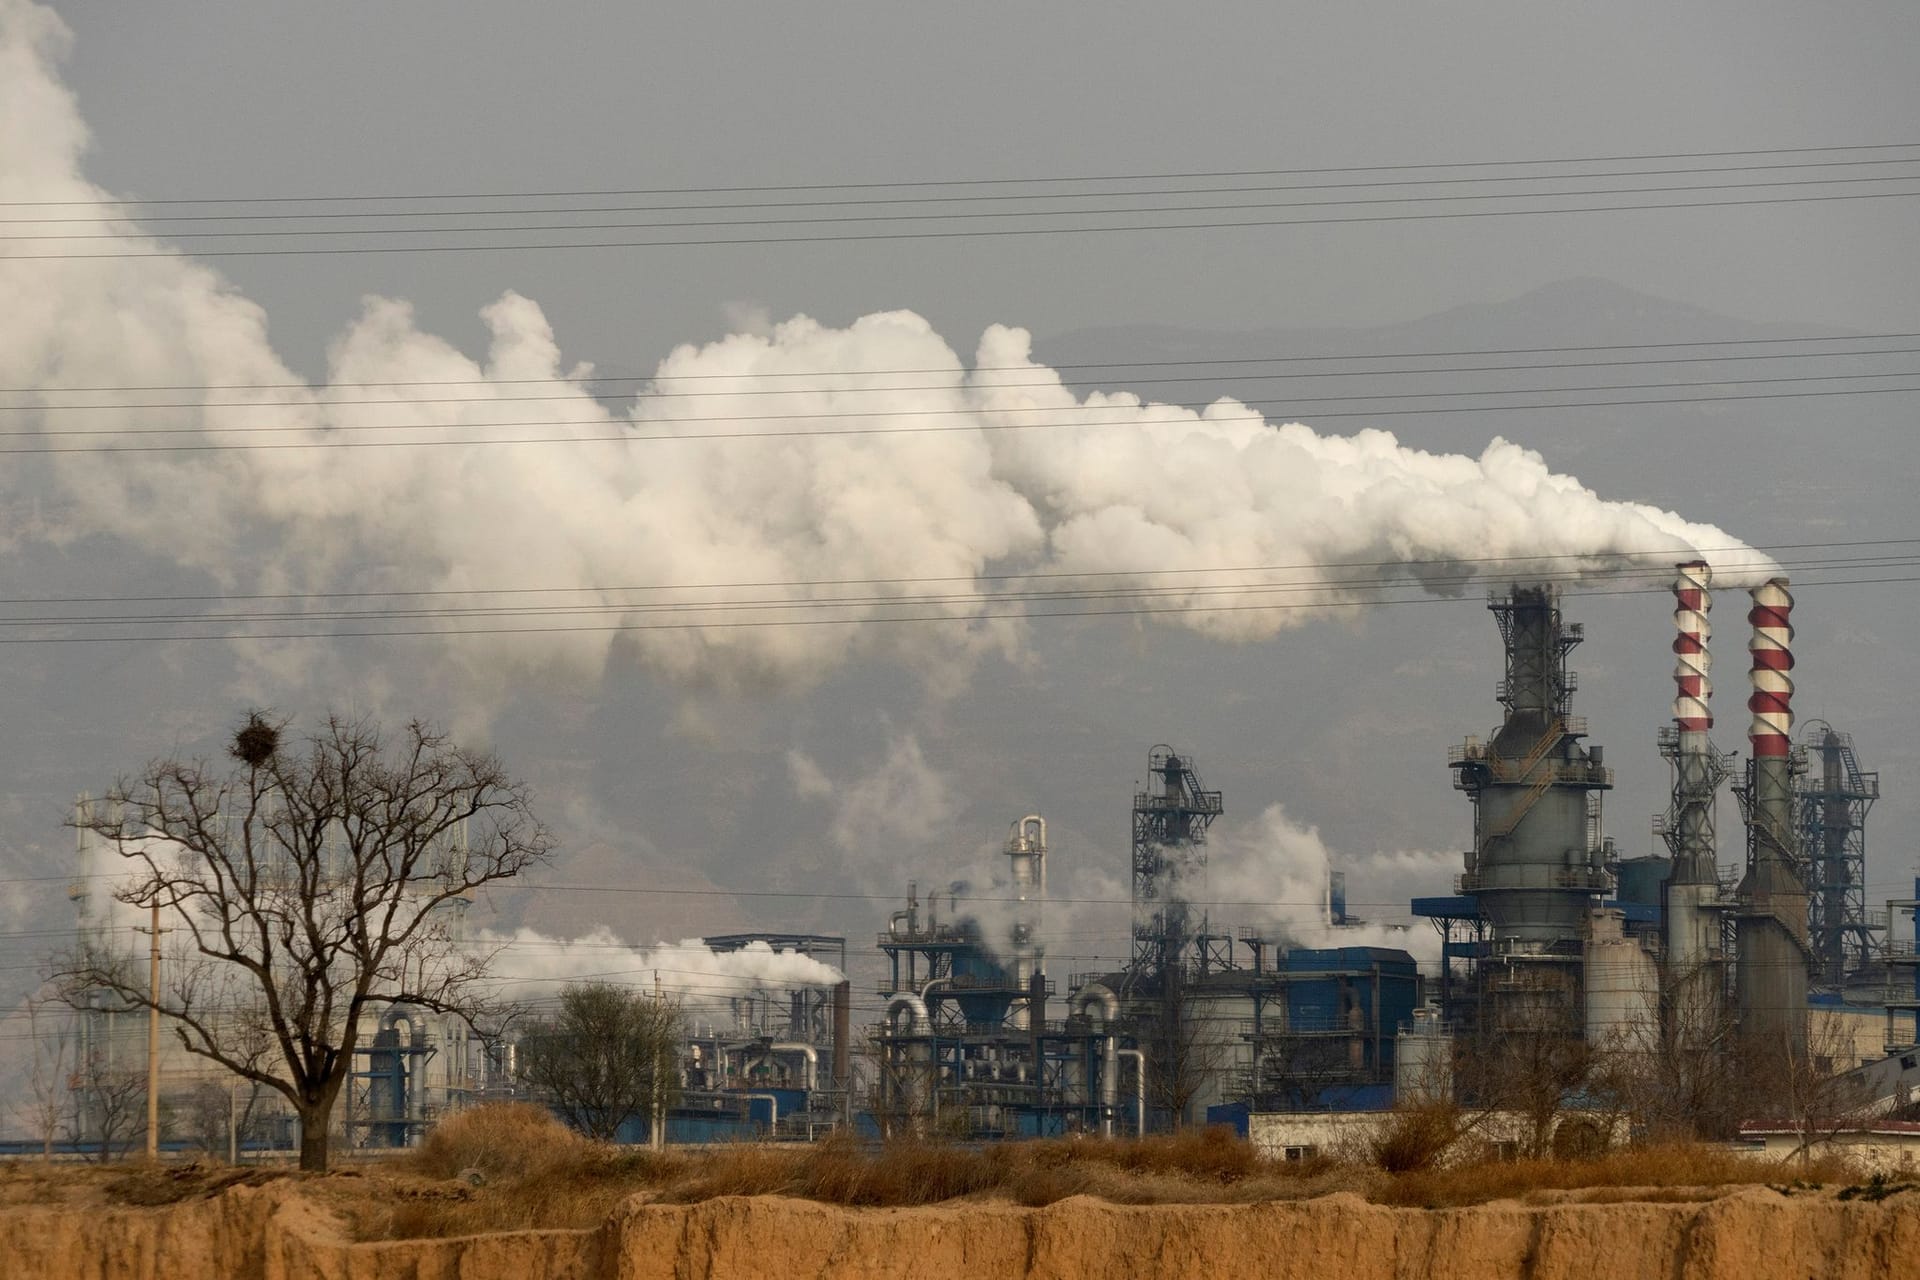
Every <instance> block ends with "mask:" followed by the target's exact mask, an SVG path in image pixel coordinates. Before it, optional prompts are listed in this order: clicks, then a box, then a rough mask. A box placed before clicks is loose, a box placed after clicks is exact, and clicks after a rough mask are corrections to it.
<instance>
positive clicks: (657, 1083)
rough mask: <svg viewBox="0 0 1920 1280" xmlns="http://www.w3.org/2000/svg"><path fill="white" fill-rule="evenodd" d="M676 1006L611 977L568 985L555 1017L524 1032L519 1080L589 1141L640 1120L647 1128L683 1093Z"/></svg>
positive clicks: (680, 1024) (609, 1137)
mask: <svg viewBox="0 0 1920 1280" xmlns="http://www.w3.org/2000/svg"><path fill="white" fill-rule="evenodd" d="M683 1028H684V1020H683V1018H682V1017H681V1013H680V1009H679V1006H677V1005H675V1004H673V1003H671V1002H669V1001H665V1000H654V999H650V998H648V997H647V996H644V995H642V994H641V993H640V992H638V991H635V990H633V989H631V988H629V987H620V986H615V985H614V984H613V983H610V982H584V983H574V984H569V985H568V986H566V987H565V988H563V989H562V990H561V992H560V1012H559V1014H558V1016H556V1017H554V1018H552V1019H549V1020H546V1021H542V1022H536V1023H534V1024H533V1025H532V1026H531V1027H529V1028H528V1029H527V1030H526V1031H525V1032H524V1033H522V1035H521V1037H520V1052H519V1061H520V1077H521V1079H522V1080H524V1081H525V1082H526V1084H527V1085H528V1087H529V1088H530V1089H531V1090H532V1092H533V1096H534V1097H536V1098H538V1099H539V1100H540V1101H542V1102H545V1103H546V1104H547V1105H548V1106H550V1107H552V1108H553V1109H554V1110H555V1111H556V1112H557V1113H559V1116H560V1118H561V1119H562V1120H565V1121H566V1122H567V1123H568V1124H569V1125H571V1126H573V1127H574V1128H575V1129H578V1130H579V1131H580V1132H582V1133H584V1134H586V1135H587V1136H588V1137H590V1138H598V1139H600V1140H601V1141H603V1142H611V1141H612V1140H613V1137H614V1135H615V1134H616V1133H617V1132H619V1129H620V1126H621V1125H623V1124H625V1123H626V1122H627V1121H628V1120H629V1119H632V1118H634V1117H636V1116H637V1117H640V1118H641V1119H643V1120H644V1121H646V1122H647V1123H648V1124H649V1125H651V1124H652V1122H653V1119H654V1117H655V1116H656V1115H661V1114H664V1113H665V1111H666V1109H667V1108H669V1107H671V1106H672V1105H673V1103H674V1101H675V1100H676V1099H677V1098H678V1097H679V1093H680V1073H679V1071H678V1069H677V1068H678V1059H679V1051H680V1041H681V1038H682V1035H683Z"/></svg>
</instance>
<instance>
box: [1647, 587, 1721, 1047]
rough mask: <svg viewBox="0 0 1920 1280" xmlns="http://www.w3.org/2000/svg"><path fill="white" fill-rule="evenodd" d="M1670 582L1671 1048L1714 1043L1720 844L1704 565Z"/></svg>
mask: <svg viewBox="0 0 1920 1280" xmlns="http://www.w3.org/2000/svg"><path fill="white" fill-rule="evenodd" d="M1674 573H1675V576H1674V583H1673V597H1674V609H1673V623H1674V630H1675V633H1676V634H1675V635H1674V640H1673V652H1674V666H1673V683H1674V698H1673V729H1672V731H1671V732H1668V733H1663V734H1661V735H1660V748H1661V754H1662V755H1665V756H1666V757H1667V758H1668V759H1669V760H1671V761H1672V762H1673V794H1672V800H1671V804H1670V807H1669V808H1668V811H1667V822H1666V840H1667V848H1668V850H1669V851H1670V852H1671V853H1672V854H1673V870H1672V873H1671V874H1670V875H1669V876H1668V879H1667V919H1666V931H1667V936H1666V942H1667V960H1666V965H1667V968H1666V977H1667V1000H1668V1006H1669V1008H1670V1009H1671V1010H1672V1025H1673V1031H1674V1043H1675V1045H1676V1047H1678V1048H1682V1049H1687V1048H1701V1047H1704V1046H1706V1045H1709V1044H1711V1043H1713V1041H1714V1028H1715V1027H1716V1026H1717V1025H1718V1023H1719V1021H1720V1017H1721V1010H1722V1007H1723V1006H1724V1004H1725V1000H1724V997H1723V994H1722V992H1723V982H1724V972H1723V969H1722V967H1721V966H1722V960H1723V958H1722V954H1721V946H1720V915H1719V911H1720V909H1721V904H1720V873H1719V867H1718V861H1719V839H1718V836H1717V834H1716V832H1715V830H1714V805H1715V800H1716V796H1717V793H1718V792H1719V789H1720V784H1721V783H1722V782H1723V781H1725V780H1726V765H1725V763H1724V762H1723V761H1722V760H1721V758H1720V753H1719V752H1717V751H1715V750H1714V748H1713V744H1712V742H1711V741H1710V740H1709V738H1708V736H1707V735H1708V731H1709V730H1710V729H1712V728H1713V710H1712V706H1711V699H1712V697H1713V681H1712V678H1711V677H1710V675H1709V670H1710V668H1711V666H1712V656H1711V654H1710V652H1709V650H1708V641H1709V640H1711V639H1712V637H1713V626H1712V624H1711V623H1710V622H1709V621H1708V618H1707V615H1708V613H1709V612H1710V611H1711V610H1712V608H1713V597H1712V595H1711V594H1710V592H1709V591H1708V587H1710V586H1711V585H1712V583H1713V571H1712V569H1710V568H1709V567H1708V566H1707V563H1706V562H1705V561H1704V560H1692V561H1688V562H1687V563H1685V564H1681V565H1677V566H1675V570H1674Z"/></svg>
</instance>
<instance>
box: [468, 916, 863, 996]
mask: <svg viewBox="0 0 1920 1280" xmlns="http://www.w3.org/2000/svg"><path fill="white" fill-rule="evenodd" d="M472 942H473V946H474V948H475V950H476V951H480V952H484V953H487V954H490V955H491V956H492V960H491V963H490V965H489V972H490V974H491V975H492V978H493V980H494V981H493V985H494V986H495V987H496V988H497V989H498V991H499V993H500V995H501V996H502V997H503V998H505V999H507V1000H511V1001H513V1002H515V1003H520V1004H528V1005H532V1006H536V1007H540V1006H547V1005H551V1004H552V1002H553V1000H554V999H555V998H556V997H557V996H558V995H559V992H560V990H561V988H562V987H564V986H566V985H568V984H570V983H583V982H606V983H611V984H614V985H618V986H629V987H635V988H638V989H641V990H650V989H652V987H653V984H654V982H655V980H656V979H657V980H658V982H659V989H660V991H661V993H662V994H663V995H665V996H667V997H669V998H671V999H673V1000H675V1001H677V1002H679V1003H680V1004H682V1005H684V1006H687V1007H693V1008H698V1007H703V1006H709V1005H718V1004H723V1003H725V1002H726V1001H728V1000H730V999H734V998H736V997H741V996H750V995H755V994H760V993H779V992H784V991H792V990H798V989H801V988H807V987H832V986H837V985H838V984H839V983H840V982H841V981H842V980H843V979H844V977H845V975H844V974H842V973H841V972H840V970H838V969H836V968H834V967H833V966H832V965H830V964H826V963H824V962H822V961H819V960H815V959H814V958H813V957H811V956H806V955H802V954H800V953H799V952H797V951H776V950H774V948H773V947H772V945H771V944H769V943H766V942H750V943H748V944H747V945H746V946H744V947H742V948H740V949H739V950H737V951H716V950H714V949H713V948H711V947H709V946H707V945H706V943H705V942H703V941H701V940H700V939H699V938H686V939H682V940H681V941H679V942H661V943H655V944H654V945H653V946H650V947H636V946H634V945H632V944H631V943H628V942H625V941H623V940H622V939H621V938H619V937H618V936H617V935H616V934H615V933H614V932H613V931H612V930H611V929H608V928H605V927H602V928H599V929H596V930H594V931H593V932H592V933H589V934H587V935H585V936H584V937H580V938H573V939H559V938H550V937H547V936H546V935H544V934H541V933H539V932H536V931H535V930H532V929H517V930H515V931H513V932H512V933H489V932H484V931H482V932H479V933H476V934H475V935H474V936H473V939H472Z"/></svg>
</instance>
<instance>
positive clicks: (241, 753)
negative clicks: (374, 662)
mask: <svg viewBox="0 0 1920 1280" xmlns="http://www.w3.org/2000/svg"><path fill="white" fill-rule="evenodd" d="M279 749H280V730H279V729H277V728H275V727H274V726H273V725H271V724H268V723H267V722H266V721H265V720H263V719H261V718H260V717H259V716H257V715H250V716H248V717H247V722H246V723H245V724H243V725H241V726H240V729H239V731H238V732H236V733H235V734H234V735H233V746H232V747H231V748H229V750H230V751H231V753H232V755H233V758H234V759H236V760H238V761H240V762H241V763H242V764H245V765H247V766H249V767H251V768H254V769H258V768H259V767H260V766H261V765H263V764H265V763H266V762H267V761H269V760H271V759H273V753H274V752H276V751H278V750H279Z"/></svg>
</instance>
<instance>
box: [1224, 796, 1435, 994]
mask: <svg viewBox="0 0 1920 1280" xmlns="http://www.w3.org/2000/svg"><path fill="white" fill-rule="evenodd" d="M1336 864H1337V866H1338V868H1339V869H1342V870H1345V871H1347V872H1348V886H1349V892H1351V891H1352V889H1353V888H1354V887H1355V886H1356V884H1358V885H1361V886H1370V887H1362V888H1361V892H1362V893H1365V894H1371V895H1372V896H1373V897H1374V900H1376V901H1388V900H1404V899H1405V898H1406V897H1407V896H1408V895H1409V893H1413V894H1418V893H1423V892H1424V893H1444V892H1446V889H1447V882H1448V881H1449V880H1450V879H1451V877H1452V873H1453V872H1454V871H1455V870H1457V869H1458V868H1459V865H1460V855H1459V854H1457V853H1438V852H1435V853H1427V852H1410V851H1405V850H1394V851H1382V852H1377V853H1373V854H1369V855H1361V856H1358V857H1347V856H1341V857H1338V858H1336V856H1335V855H1334V854H1333V852H1332V851H1331V850H1329V849H1328V848H1327V845H1326V842H1325V841H1324V840H1322V839H1321V837H1320V831H1319V828H1317V827H1312V826H1307V825H1304V824H1302V823H1300V822H1297V821H1295V820H1294V819H1293V818H1292V817H1291V816H1289V815H1288V813H1287V812H1286V810H1285V809H1284V808H1283V807H1282V806H1280V805H1277V804H1275V805H1269V806H1267V808H1266V809H1265V810H1264V811H1262V812H1261V814H1260V816H1259V818H1258V819H1257V820H1255V821H1254V823H1253V824H1252V825H1251V826H1250V827H1234V828H1226V829H1216V833H1215V834H1214V836H1213V838H1212V839H1211V840H1210V841H1209V842H1208V856H1207V869H1206V878H1207V887H1206V889H1205V891H1204V893H1201V892H1196V893H1195V896H1196V897H1205V898H1206V899H1207V900H1209V902H1211V903H1213V904H1217V905H1214V906H1212V907H1211V908H1210V910H1211V912H1212V914H1213V916H1214V919H1215V922H1216V923H1227V922H1229V921H1231V922H1232V923H1246V924H1253V925H1256V926H1259V927H1261V928H1262V929H1264V930H1266V931H1269V932H1271V933H1273V934H1274V935H1276V936H1277V937H1279V938H1280V939H1282V940H1284V941H1285V942H1287V943H1288V944H1290V945H1294V946H1304V947H1347V946H1374V947H1399V948H1402V949H1403V950H1406V951H1410V952H1412V953H1413V955H1414V958H1415V959H1417V960H1418V961H1419V962H1420V964H1421V966H1422V967H1423V968H1425V969H1427V971H1428V972H1432V971H1433V967H1434V966H1436V965H1437V964H1438V963H1439V959H1440V940H1439V935H1438V934H1437V933H1435V931H1434V930H1432V929H1430V928H1427V927H1426V926H1425V925H1419V926H1417V927H1414V928H1410V929H1409V928H1402V927H1398V926H1391V925H1379V924H1364V923H1363V924H1358V925H1344V926H1339V927H1336V926H1335V925H1334V924H1333V923H1332V921H1331V920H1330V918H1329V911H1328V892H1327V886H1328V874H1329V873H1330V872H1331V871H1333V870H1334V869H1335V868H1336ZM1356 873H1357V874H1356ZM1354 914H1364V912H1358V913H1354Z"/></svg>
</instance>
